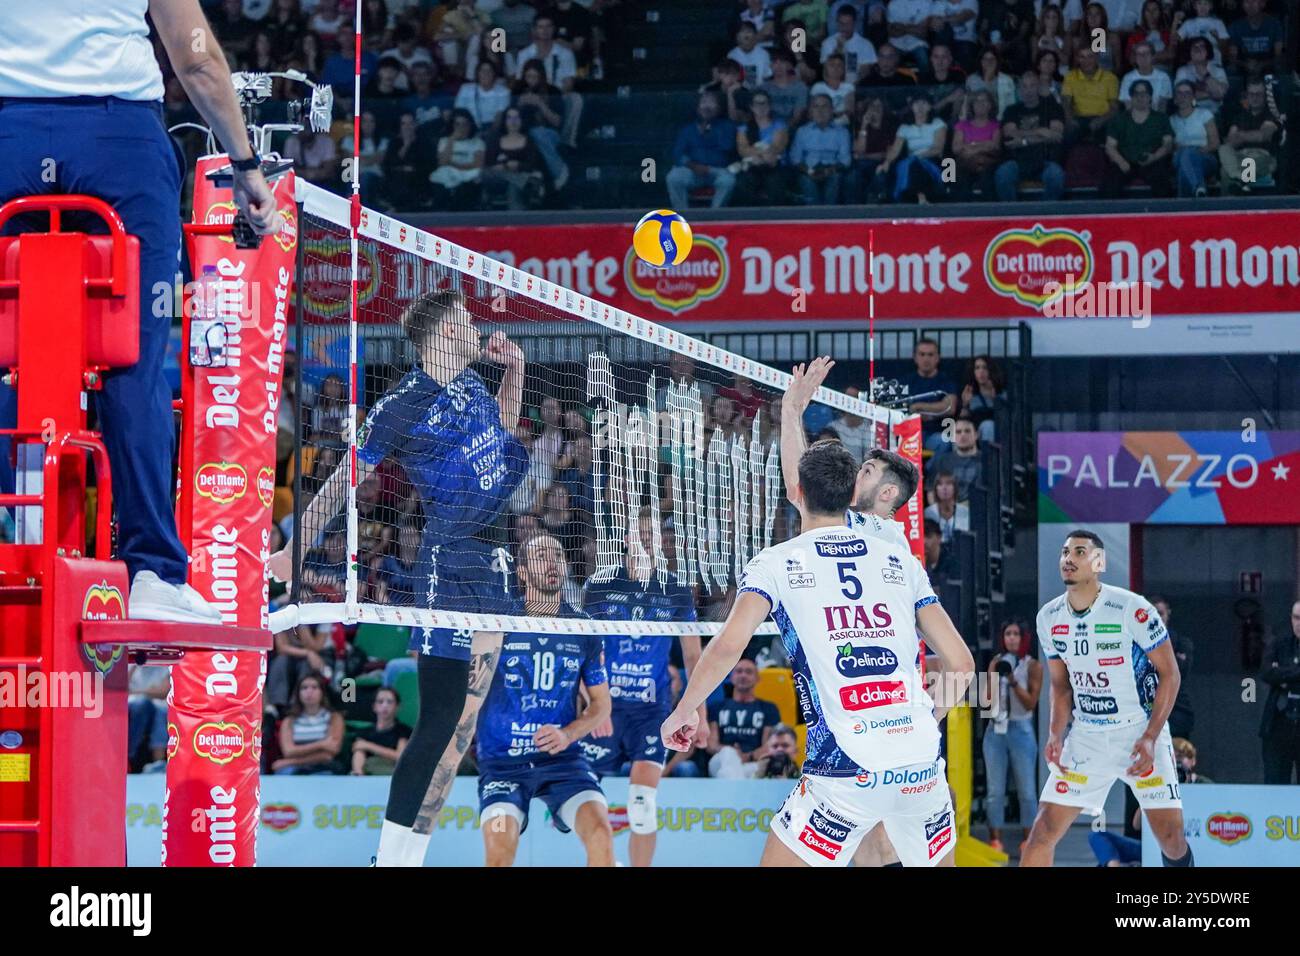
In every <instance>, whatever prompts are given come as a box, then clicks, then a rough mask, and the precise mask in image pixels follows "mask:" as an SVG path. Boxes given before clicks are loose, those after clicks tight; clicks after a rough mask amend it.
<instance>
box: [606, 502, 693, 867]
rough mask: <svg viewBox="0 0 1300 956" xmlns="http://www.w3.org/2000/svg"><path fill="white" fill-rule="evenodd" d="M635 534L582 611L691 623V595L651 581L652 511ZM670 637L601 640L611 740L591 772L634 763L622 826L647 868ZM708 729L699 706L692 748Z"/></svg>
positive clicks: (667, 705)
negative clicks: (610, 700) (615, 569)
mask: <svg viewBox="0 0 1300 956" xmlns="http://www.w3.org/2000/svg"><path fill="white" fill-rule="evenodd" d="M637 525H638V535H637V538H638V539H639V540H637V539H634V538H633V537H632V536H631V535H629V536H628V541H627V558H626V561H625V563H624V566H623V567H622V568H621V569H619V571H618V573H617V574H616V575H614V577H613V578H611V579H610V580H608V581H590V582H588V584H587V587H586V593H585V596H584V598H583V609H584V610H585V611H586V612H587V613H588V614H590V615H591V616H592V617H594V618H596V619H598V620H605V621H660V622H692V621H695V620H696V619H697V618H696V616H695V598H694V596H693V595H692V594H691V592H690V591H689V590H687V589H686V588H684V587H682V586H680V585H679V584H677V583H676V581H675V580H673V579H672V578H671V577H670V579H669V580H668V582H667V583H666V584H665V585H660V584H659V582H658V581H656V580H655V578H654V576H653V571H654V568H653V562H652V560H651V559H650V557H649V556H650V555H651V554H652V553H653V551H654V548H653V545H654V535H655V533H656V531H657V530H658V529H656V527H655V524H654V520H653V519H652V517H651V513H650V509H649V508H648V507H647V508H643V509H642V510H641V512H640V513H639V515H638V516H637ZM681 642H682V661H683V663H684V664H685V665H686V671H687V673H690V672H692V671H694V670H695V663H696V661H698V660H699V659H700V636H699V635H698V634H684V635H682V637H681ZM670 650H671V646H670V644H669V639H668V638H664V637H654V636H650V635H645V634H641V635H636V636H630V635H628V636H624V635H617V636H616V635H609V636H607V637H606V638H605V669H606V670H607V671H608V672H609V682H610V691H609V692H610V696H611V697H612V698H613V702H614V705H613V714H612V715H611V719H612V724H613V727H612V730H613V734H612V737H611V738H610V739H609V746H608V748H607V752H606V753H605V754H604V756H602V758H601V759H600V760H599V761H597V762H596V763H595V768H596V772H597V773H599V774H602V775H606V776H610V775H617V774H618V773H619V772H620V771H621V769H622V767H623V764H624V763H626V762H627V761H631V763H632V771H631V774H630V775H629V777H628V788H627V822H628V829H629V830H630V831H631V836H630V837H629V842H628V850H627V853H628V859H629V861H630V862H631V864H632V865H633V866H649V865H650V862H651V860H652V859H653V858H654V851H655V840H656V832H657V831H658V829H659V815H658V812H657V810H656V807H655V791H656V789H657V788H658V786H659V777H660V775H661V774H662V773H663V767H664V758H665V757H666V756H667V751H666V750H665V749H664V746H663V742H662V741H661V740H660V739H659V728H660V726H661V725H662V724H663V722H664V718H665V717H667V716H668V711H669V710H671V709H672V690H671V687H672V682H671V680H670V678H669V675H668V655H669V652H670ZM708 728H709V724H708V720H707V718H706V715H705V713H704V710H703V707H701V713H700V725H699V730H698V731H697V733H696V735H695V739H694V744H695V746H697V747H703V746H705V745H706V744H707V743H708V740H709V729H708Z"/></svg>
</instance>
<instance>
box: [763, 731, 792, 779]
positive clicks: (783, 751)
mask: <svg viewBox="0 0 1300 956" xmlns="http://www.w3.org/2000/svg"><path fill="white" fill-rule="evenodd" d="M798 750H799V739H798V738H797V737H796V736H795V733H794V728H793V727H791V726H790V725H789V724H777V725H776V726H775V727H773V728H772V736H771V737H769V738H768V740H767V756H766V757H762V758H760V759H759V760H757V761H756V762H755V767H756V769H755V770H754V777H755V778H757V779H759V780H780V779H788V780H793V779H794V778H795V777H797V776H799V763H798V760H797V753H798Z"/></svg>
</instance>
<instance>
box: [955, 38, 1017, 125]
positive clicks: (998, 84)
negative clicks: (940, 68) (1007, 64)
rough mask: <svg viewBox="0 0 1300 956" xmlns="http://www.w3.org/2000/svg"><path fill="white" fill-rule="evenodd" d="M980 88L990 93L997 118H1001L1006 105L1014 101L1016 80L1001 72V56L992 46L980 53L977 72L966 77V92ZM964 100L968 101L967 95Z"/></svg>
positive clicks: (977, 90) (973, 91)
mask: <svg viewBox="0 0 1300 956" xmlns="http://www.w3.org/2000/svg"><path fill="white" fill-rule="evenodd" d="M980 90H988V92H989V93H990V94H992V96H993V101H994V103H995V104H996V111H995V113H994V115H995V117H996V118H997V119H1002V114H1003V113H1005V112H1006V110H1007V107H1008V106H1011V105H1012V104H1013V103H1015V102H1016V81H1015V80H1013V79H1012V78H1011V77H1010V76H1008V75H1007V74H1005V73H1003V72H1002V58H1001V57H999V56H998V51H997V50H995V49H993V48H992V47H989V48H988V49H986V50H985V51H984V52H983V53H981V54H980V69H979V72H978V73H975V74H972V75H971V76H968V77H967V78H966V91H967V92H968V93H978V92H979V91H980ZM966 102H967V103H969V102H970V97H969V96H968V97H967V98H966Z"/></svg>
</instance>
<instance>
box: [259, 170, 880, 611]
mask: <svg viewBox="0 0 1300 956" xmlns="http://www.w3.org/2000/svg"><path fill="white" fill-rule="evenodd" d="M299 198H300V199H301V201H302V202H303V217H302V242H303V244H304V256H303V264H302V267H301V273H300V275H299V281H300V283H301V286H302V301H303V309H302V315H301V320H302V321H303V323H304V328H303V343H304V344H303V349H302V354H300V356H299V361H300V363H301V374H302V376H303V393H302V394H300V395H299V396H298V401H299V402H300V403H301V404H302V406H303V408H304V412H303V419H304V425H305V427H304V434H302V435H300V436H299V439H300V441H301V458H300V463H301V476H302V494H301V495H300V505H301V504H302V503H303V502H302V499H307V498H310V496H311V494H312V493H314V491H315V490H317V488H318V487H319V485H320V483H321V482H322V481H323V480H324V479H325V478H326V477H328V475H329V474H330V473H332V471H333V470H334V469H335V468H336V467H338V466H339V464H340V463H342V464H344V465H345V466H346V467H348V468H349V469H350V473H351V475H352V477H353V479H354V480H353V481H351V482H349V487H348V490H347V496H346V506H345V508H344V509H343V511H342V513H341V514H340V515H337V516H335V517H333V518H331V519H329V520H327V521H325V522H324V524H323V525H322V526H320V527H303V528H301V529H295V534H294V541H295V545H296V547H299V548H300V549H301V555H300V558H299V560H298V561H297V562H296V563H297V564H298V566H299V567H300V568H301V580H300V582H299V587H298V589H297V601H296V603H295V604H292V605H290V606H288V607H287V608H284V609H281V610H279V611H277V612H275V613H274V614H273V615H272V627H273V628H274V629H276V630H281V629H283V628H285V627H288V626H292V625H293V624H294V623H304V624H313V623H326V622H336V621H341V622H345V623H352V622H358V621H360V622H373V623H383V624H397V625H411V626H415V625H420V626H425V627H450V628H459V629H466V628H468V629H481V630H515V631H521V630H529V631H535V632H543V633H545V632H551V633H565V632H580V633H616V634H628V633H643V634H658V635H676V634H682V633H705V634H710V633H716V632H717V630H719V629H720V627H721V623H720V622H721V621H722V620H724V619H725V613H726V611H727V610H728V609H729V602H730V600H733V599H734V589H735V586H736V583H737V581H738V579H739V577H740V574H741V572H742V570H743V568H744V566H745V564H746V563H747V562H748V561H749V559H750V558H751V557H753V556H754V555H756V554H757V553H758V552H759V551H760V550H762V549H763V548H764V547H767V546H768V545H771V544H772V543H774V542H777V541H781V540H785V539H786V538H787V537H789V536H790V535H791V533H792V532H793V531H794V530H795V523H796V521H797V519H796V518H795V516H794V514H793V510H792V509H791V508H790V507H789V505H788V504H787V502H786V501H785V497H784V494H785V492H784V488H783V486H782V480H781V468H780V460H779V445H780V441H779V437H780V435H779V426H780V416H779V409H780V403H779V399H780V396H781V394H782V393H783V391H784V390H785V389H786V388H787V387H788V385H789V383H790V381H791V379H790V376H789V375H788V374H787V373H784V372H781V371H779V370H777V369H775V368H772V367H770V366H768V365H765V364H763V363H761V362H757V361H755V360H753V359H750V358H747V357H746V356H743V355H739V354H737V353H735V352H731V351H728V350H726V349H723V348H720V347H718V346H714V345H711V344H709V343H708V342H705V341H702V340H700V339H697V338H694V337H692V336H690V335H686V334H684V333H682V332H680V331H678V330H676V329H672V328H669V327H667V326H664V325H660V324H657V323H654V322H651V321H648V320H646V319H644V318H642V317H640V316H638V315H635V314H633V313H630V312H627V311H625V310H623V309H618V308H615V307H613V306H611V305H608V304H607V303H605V302H603V301H601V300H600V299H599V298H596V297H594V296H592V295H591V294H590V290H588V289H587V288H576V289H575V288H574V287H573V286H574V285H582V284H583V283H584V282H586V281H587V279H588V276H587V275H586V274H585V273H584V272H582V271H581V270H579V269H577V268H575V267H574V264H573V263H571V262H569V261H568V260H551V261H548V262H543V261H540V260H528V261H524V262H521V263H518V264H516V263H514V262H513V261H509V260H510V259H511V257H510V256H509V255H508V254H502V255H500V256H493V255H487V254H484V253H483V252H481V251H479V250H476V249H471V248H467V247H465V246H461V245H459V244H457V243H454V242H451V241H449V240H447V239H445V238H442V237H440V236H437V235H435V234H432V233H429V232H426V231H424V230H421V229H417V228H415V227H414V226H411V225H409V224H406V223H404V222H402V221H400V220H398V219H395V218H392V217H389V216H385V215H382V214H380V213H377V212H375V211H374V210H370V209H365V208H362V207H360V206H359V205H354V203H355V202H356V200H355V199H353V200H352V201H351V202H350V201H349V200H348V199H345V198H343V197H339V196H336V195H334V194H332V193H330V192H327V191H325V190H323V189H320V188H319V187H315V186H312V185H310V184H307V183H301V184H300V194H299ZM353 209H356V210H357V213H356V216H355V218H354V217H353ZM628 254H629V255H631V254H632V253H631V252H630V250H629V253H628ZM447 288H455V289H458V290H460V292H461V293H462V294H463V296H464V301H465V303H466V307H467V308H468V310H469V312H470V313H471V315H472V317H473V319H474V320H475V323H476V325H477V326H478V328H479V330H480V332H481V333H482V334H483V336H484V338H485V339H486V337H487V336H488V335H490V334H491V333H492V332H494V331H496V330H498V329H499V330H502V331H504V332H506V334H507V335H509V336H510V337H511V339H512V340H513V341H515V342H516V343H517V344H519V345H520V347H521V348H522V349H523V351H524V354H525V358H526V363H527V364H526V375H525V384H524V389H523V398H522V411H521V426H520V428H519V429H517V432H516V434H517V435H519V436H520V438H521V440H522V441H523V442H524V443H525V445H526V446H527V447H528V449H529V454H530V460H529V466H528V470H527V473H526V474H525V476H524V479H523V481H522V483H521V484H520V486H519V489H518V490H517V491H516V492H515V494H514V496H513V497H512V498H511V500H510V502H509V503H508V505H507V506H506V508H505V509H504V511H503V512H502V513H501V515H500V517H499V519H498V520H494V521H492V522H491V523H490V524H485V526H484V527H482V528H481V529H478V531H477V532H476V533H475V534H474V535H473V537H475V538H477V539H479V543H478V545H476V546H478V547H484V546H486V547H490V548H492V549H494V550H496V551H497V553H498V554H499V555H500V560H501V567H503V568H504V567H506V566H508V564H509V563H510V562H511V561H513V560H515V558H516V557H517V549H518V545H519V543H520V541H521V540H522V539H523V538H525V537H527V536H528V535H529V534H530V533H533V532H535V531H537V530H541V531H546V532H548V533H551V534H553V535H554V536H555V537H557V538H558V539H560V541H561V544H562V545H563V547H564V550H565V555H566V559H567V572H568V579H567V580H566V582H565V592H564V596H565V597H566V598H567V599H568V600H569V602H570V603H573V604H575V605H576V606H579V607H580V606H581V604H580V600H581V598H580V594H581V588H582V587H583V586H584V584H585V582H586V581H588V580H591V579H595V580H603V579H608V578H610V577H612V576H613V575H615V574H617V573H618V572H619V570H620V569H622V568H624V567H625V566H626V567H627V568H628V570H629V571H630V572H631V573H633V574H634V575H635V576H636V577H637V579H638V580H641V581H643V582H644V586H645V587H647V588H661V589H662V588H665V587H667V586H668V585H669V584H670V583H671V584H673V585H678V586H682V587H686V588H691V589H694V590H695V591H696V592H697V595H698V597H699V600H700V604H701V621H700V622H699V623H696V624H678V623H664V622H652V621H631V622H627V621H621V622H604V621H591V620H587V619H585V618H581V619H579V618H565V617H558V618H526V617H516V616H508V615H506V616H498V615H487V614H469V613H464V612H460V611H456V610H450V609H447V608H439V607H438V606H436V603H435V605H434V606H432V607H429V606H425V605H424V602H422V601H421V599H420V596H419V594H417V593H413V590H412V589H409V588H408V589H407V590H405V591H403V589H402V587H401V586H400V585H399V584H398V583H397V582H398V581H399V580H400V579H401V574H400V571H401V568H403V567H410V566H411V564H412V563H413V555H412V554H411V549H412V547H414V546H415V545H416V544H417V542H418V531H419V529H420V528H421V527H422V526H423V520H424V519H423V514H422V512H421V509H420V504H419V500H418V496H417V495H416V494H415V493H414V491H413V489H412V487H411V485H410V484H409V483H408V482H407V481H406V479H405V476H404V474H403V473H402V472H401V469H400V467H395V466H393V465H392V464H391V463H389V462H385V463H384V464H381V465H380V466H379V468H378V470H377V471H376V472H375V473H374V474H373V475H372V476H371V477H370V478H369V479H367V481H365V482H363V483H362V484H361V485H360V486H359V487H358V486H357V485H356V483H355V476H356V474H357V472H356V466H355V462H356V459H357V455H356V452H357V442H358V436H357V428H356V424H357V423H358V422H359V421H361V420H362V419H363V418H364V416H365V413H366V412H368V411H369V410H370V409H371V408H372V407H373V405H374V404H375V403H376V402H377V401H379V400H380V399H381V398H382V397H383V396H384V395H385V394H389V393H390V392H391V391H392V389H393V387H394V386H395V384H396V383H397V382H398V381H399V380H400V379H401V378H402V376H403V375H404V374H405V373H406V372H407V371H408V370H409V369H410V368H411V365H412V361H413V355H414V353H413V350H412V348H411V345H410V343H409V341H408V340H407V339H406V337H405V335H404V333H403V331H402V328H401V326H400V318H401V316H402V314H403V312H404V311H405V309H406V307H407V306H408V305H409V304H410V303H411V302H413V301H415V300H416V299H417V298H418V297H419V296H420V295H422V294H424V293H427V292H430V291H436V290H439V289H447ZM810 357H811V356H792V357H791V358H792V359H793V360H801V359H807V358H810ZM473 367H474V368H475V370H476V371H478V372H479V373H480V374H481V375H482V376H483V378H484V380H485V382H486V384H487V387H488V391H489V392H495V390H496V388H497V384H498V383H499V381H500V378H501V369H500V368H499V367H496V366H493V365H491V364H490V363H479V364H476V365H475V366H473ZM815 401H817V402H820V403H823V404H825V405H829V406H831V407H832V408H834V409H836V410H838V411H842V412H847V413H850V414H853V415H856V416H859V417H861V418H864V419H866V420H867V421H870V422H873V423H875V424H876V425H877V428H876V431H877V433H878V434H880V435H882V436H885V435H888V434H889V432H890V431H891V429H892V426H894V425H896V424H897V423H898V422H900V421H901V420H902V418H903V414H902V413H900V412H896V411H890V410H888V409H885V408H883V407H879V406H875V405H872V404H870V403H868V402H866V401H863V400H861V399H859V398H855V397H852V396H849V395H847V394H844V393H841V392H835V391H832V390H829V389H825V388H822V389H820V390H819V391H818V392H817V394H816V396H815ZM307 409H310V411H307ZM410 424H411V426H412V427H413V428H414V427H416V426H417V425H419V424H420V423H419V422H411V423H410ZM364 440H365V439H364V436H363V437H362V442H363V443H364ZM575 499H576V500H575ZM538 515H540V516H542V518H544V519H545V520H541V521H539V519H538V518H537V517H534V516H538ZM645 515H648V517H649V519H650V520H649V527H650V529H651V533H650V535H649V540H648V541H647V542H646V543H645V544H644V546H643V544H642V535H641V534H640V533H639V529H640V528H641V526H642V521H643V516H645ZM539 525H540V527H539ZM445 547H451V546H450V545H447V546H445ZM629 551H630V552H631V553H630V554H629ZM444 558H445V556H444ZM386 568H387V569H390V570H393V569H395V570H396V572H397V573H396V574H392V573H389V572H388V571H386V570H385V569H386ZM768 628H769V629H770V628H771V625H768Z"/></svg>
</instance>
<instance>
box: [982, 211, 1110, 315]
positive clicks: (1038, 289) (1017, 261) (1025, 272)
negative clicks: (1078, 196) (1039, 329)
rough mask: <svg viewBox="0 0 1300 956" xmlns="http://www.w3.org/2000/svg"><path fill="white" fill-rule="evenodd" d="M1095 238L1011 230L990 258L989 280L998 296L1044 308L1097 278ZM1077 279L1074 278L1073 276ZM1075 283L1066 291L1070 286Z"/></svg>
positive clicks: (986, 258) (1051, 231) (1066, 232)
mask: <svg viewBox="0 0 1300 956" xmlns="http://www.w3.org/2000/svg"><path fill="white" fill-rule="evenodd" d="M1091 238H1092V237H1091V236H1090V235H1089V234H1088V233H1086V232H1075V231H1074V230H1073V229H1047V228H1045V227H1044V226H1042V225H1041V224H1039V223H1035V224H1034V226H1033V228H1032V229H1006V230H1004V231H1002V232H1000V233H998V234H997V235H996V236H994V237H993V241H992V242H990V243H989V245H988V249H987V250H986V251H985V253H984V278H985V281H987V282H988V284H989V288H990V289H992V290H993V291H994V292H996V293H997V294H998V295H1004V296H1007V297H1008V298H1011V299H1015V300H1016V301H1017V302H1019V303H1020V304H1021V305H1027V306H1029V307H1030V308H1032V309H1041V308H1042V307H1043V306H1044V305H1045V304H1046V303H1047V302H1049V301H1050V300H1052V299H1054V298H1056V297H1057V296H1059V295H1061V294H1062V293H1070V292H1072V291H1073V290H1074V288H1075V287H1076V286H1079V285H1082V284H1083V283H1086V282H1089V281H1091V279H1092V273H1093V268H1094V262H1093V257H1092V246H1091V245H1089V242H1090V240H1091ZM1070 276H1073V278H1072V279H1069V278H1067V277H1070ZM1067 282H1070V283H1072V284H1071V285H1070V286H1068V287H1067V286H1066V283H1067Z"/></svg>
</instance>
